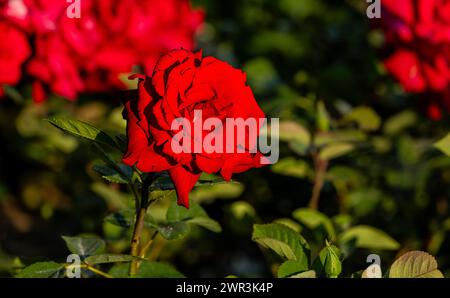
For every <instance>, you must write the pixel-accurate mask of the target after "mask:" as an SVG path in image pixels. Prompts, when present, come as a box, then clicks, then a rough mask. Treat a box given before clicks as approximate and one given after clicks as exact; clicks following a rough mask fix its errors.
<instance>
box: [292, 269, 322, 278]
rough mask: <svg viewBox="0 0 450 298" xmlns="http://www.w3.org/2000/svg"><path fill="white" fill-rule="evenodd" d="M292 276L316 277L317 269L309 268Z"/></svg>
mask: <svg viewBox="0 0 450 298" xmlns="http://www.w3.org/2000/svg"><path fill="white" fill-rule="evenodd" d="M289 277H290V278H316V277H317V276H316V271H314V270H308V271H305V272H302V273H297V274H294V275H291V276H289Z"/></svg>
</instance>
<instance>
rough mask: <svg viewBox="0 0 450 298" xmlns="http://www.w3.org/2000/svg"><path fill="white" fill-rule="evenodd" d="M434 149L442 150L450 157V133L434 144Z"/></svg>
mask: <svg viewBox="0 0 450 298" xmlns="http://www.w3.org/2000/svg"><path fill="white" fill-rule="evenodd" d="M434 147H436V148H437V149H439V150H441V151H442V152H443V153H445V154H446V155H448V156H450V133H449V134H447V135H446V136H445V137H444V138H443V139H441V140H440V141H438V142H436V143H434Z"/></svg>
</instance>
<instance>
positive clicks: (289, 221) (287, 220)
mask: <svg viewBox="0 0 450 298" xmlns="http://www.w3.org/2000/svg"><path fill="white" fill-rule="evenodd" d="M273 222H274V223H279V224H282V225H285V226H288V227H289V228H291V229H292V230H294V231H296V232H297V233H301V231H302V230H303V227H302V226H301V225H300V224H299V223H297V222H296V221H294V220H292V219H290V218H277V219H275V220H274V221H273Z"/></svg>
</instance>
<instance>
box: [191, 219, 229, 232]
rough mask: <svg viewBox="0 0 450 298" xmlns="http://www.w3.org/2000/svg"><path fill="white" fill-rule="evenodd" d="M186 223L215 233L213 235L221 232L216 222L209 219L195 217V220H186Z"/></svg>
mask: <svg viewBox="0 0 450 298" xmlns="http://www.w3.org/2000/svg"><path fill="white" fill-rule="evenodd" d="M186 222H187V223H190V224H194V225H197V226H200V227H203V228H205V229H207V230H210V231H212V232H215V233H220V232H222V227H221V226H220V224H219V223H218V222H217V221H215V220H214V219H211V218H209V217H196V218H192V219H188V220H187V221H186Z"/></svg>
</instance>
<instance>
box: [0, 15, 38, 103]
mask: <svg viewBox="0 0 450 298" xmlns="http://www.w3.org/2000/svg"><path fill="white" fill-rule="evenodd" d="M0 40H1V41H3V43H2V45H1V48H0V70H1V71H0V83H2V84H8V85H14V84H16V83H17V82H18V81H19V80H20V77H21V75H22V73H21V67H22V63H23V62H24V61H25V60H26V59H27V58H28V56H29V55H30V53H31V50H30V46H29V44H28V40H27V38H26V36H25V34H23V32H21V31H20V30H18V29H16V28H14V27H13V26H11V25H9V24H6V23H1V22H0ZM2 95H3V88H2V87H1V85H0V97H2Z"/></svg>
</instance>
